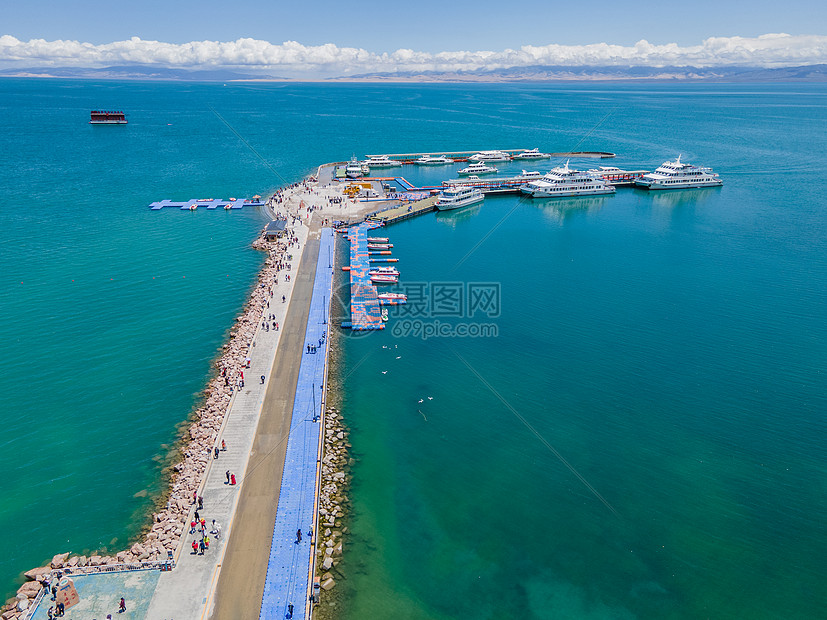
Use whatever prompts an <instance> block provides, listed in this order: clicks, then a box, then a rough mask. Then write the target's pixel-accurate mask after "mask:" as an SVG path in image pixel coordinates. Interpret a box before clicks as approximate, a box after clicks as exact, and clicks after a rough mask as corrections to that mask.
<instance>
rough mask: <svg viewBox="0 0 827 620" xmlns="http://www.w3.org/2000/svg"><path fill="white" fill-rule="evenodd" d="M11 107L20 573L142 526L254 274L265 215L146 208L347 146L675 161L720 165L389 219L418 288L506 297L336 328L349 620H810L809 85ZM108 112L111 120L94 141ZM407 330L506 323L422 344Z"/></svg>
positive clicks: (268, 186)
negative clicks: (380, 328)
mask: <svg viewBox="0 0 827 620" xmlns="http://www.w3.org/2000/svg"><path fill="white" fill-rule="evenodd" d="M0 94H2V97H0V119H2V126H3V129H4V131H3V134H2V137H0V142H1V143H2V144H3V147H4V148H2V149H0V166H2V170H3V171H4V174H3V175H2V176H0V189H2V190H3V197H4V199H5V200H4V203H5V204H4V208H3V210H2V218H3V219H2V221H3V226H2V228H0V236H1V237H0V241H2V247H3V252H2V253H0V279H1V280H0V281H1V282H2V287H0V307H2V309H3V313H2V316H3V318H4V320H3V322H2V325H0V341H2V342H3V344H4V346H3V349H2V351H3V353H2V358H0V359H2V377H3V379H2V380H3V382H4V394H5V395H6V397H5V398H4V407H3V411H4V418H5V420H6V427H5V429H4V434H3V437H4V438H3V443H4V445H3V451H2V456H1V457H0V459H1V460H0V462H2V469H0V471H2V472H3V474H4V480H6V484H5V485H4V486H3V488H2V491H0V506H2V509H0V532H1V533H0V537H2V538H1V539H0V542H2V548H3V550H4V553H3V555H2V559H0V578H2V579H3V582H4V583H6V584H8V585H7V586H6V587H7V589H8V590H10V589H11V588H12V581H13V579H14V577H15V576H16V575H17V574H18V573H19V572H20V571H22V570H26V569H28V568H31V567H32V566H35V565H37V564H39V563H40V562H42V561H44V560H46V559H47V558H50V557H51V555H52V554H54V553H57V552H60V551H69V550H72V551H83V550H86V549H95V548H100V547H102V546H109V547H110V548H113V549H118V548H121V547H122V546H123V545H124V544H125V542H126V541H127V540H128V539H129V538H130V536H133V535H134V534H135V532H136V531H137V529H138V528H139V527H140V525H141V524H142V523H143V521H142V517H141V515H142V514H143V511H145V510H146V509H147V506H148V505H149V499H148V497H146V496H144V495H145V494H149V495H151V494H152V493H153V492H155V491H156V490H157V487H158V477H159V476H158V474H159V472H158V468H159V465H158V462H159V459H160V458H161V456H162V455H163V454H165V448H164V446H165V445H168V444H169V443H170V442H171V441H173V440H174V438H175V427H176V425H177V424H178V423H180V422H182V421H183V420H185V419H186V416H187V414H188V413H189V411H190V409H191V407H192V405H193V403H194V402H195V401H196V399H197V393H198V392H199V390H200V389H202V388H203V385H204V382H205V380H206V378H207V376H208V374H209V372H210V368H209V363H210V360H211V359H212V358H213V357H214V355H215V354H216V351H217V349H218V348H219V346H220V344H221V342H222V339H223V338H224V336H225V333H226V330H227V329H228V328H229V327H230V325H231V323H232V319H233V317H234V316H235V315H236V314H237V313H238V312H239V310H240V308H241V306H242V304H243V302H244V299H245V297H246V294H247V292H248V290H249V288H250V286H251V285H252V282H253V277H254V274H255V272H256V270H257V269H258V266H259V264H260V260H261V257H260V256H259V255H258V254H257V253H256V252H254V251H252V250H251V249H250V248H249V242H250V241H251V239H252V237H253V236H254V235H255V232H256V230H257V229H258V227H259V226H260V225H261V223H262V216H261V215H260V214H258V213H256V212H254V211H249V212H240V213H239V212H231V213H227V212H210V213H207V212H196V213H190V212H180V211H172V210H166V211H161V212H152V211H150V210H149V209H147V207H146V205H147V204H148V203H149V202H151V201H153V200H157V199H160V198H175V199H187V198H191V197H228V196H238V197H244V196H249V195H252V194H254V193H259V194H265V192H267V191H270V190H272V189H273V188H275V187H278V186H279V185H281V184H283V183H285V182H292V181H294V180H296V179H298V178H300V177H301V176H303V175H305V174H307V173H309V172H312V171H313V170H314V169H315V167H316V166H317V165H318V164H319V163H322V162H325V161H331V160H341V159H346V158H347V157H349V156H350V154H351V153H356V154H357V155H360V156H361V155H364V154H366V153H386V152H413V151H424V150H429V151H442V150H456V149H484V148H533V147H535V146H536V147H540V149H541V150H551V151H563V150H606V151H613V152H616V153H618V157H617V159H616V160H611V161H608V162H600V163H610V164H612V165H618V166H621V167H644V168H650V169H651V168H653V167H655V166H656V165H658V164H659V163H661V162H662V161H664V160H666V159H673V158H674V157H675V156H676V155H677V154H678V153H682V154H683V158H684V160H687V161H691V162H693V163H701V164H706V165H711V166H713V167H714V168H715V169H716V171H718V172H720V173H721V175H722V176H723V177H724V179H725V185H724V187H722V188H719V189H712V190H698V191H690V192H682V191H673V192H668V193H646V192H643V191H640V190H633V189H621V190H619V191H618V193H617V195H616V196H612V197H607V198H595V199H580V200H567V201H563V202H559V201H558V202H554V201H533V202H532V201H526V200H523V201H521V200H519V199H518V198H516V197H508V196H502V197H496V198H490V199H486V201H485V204H484V205H483V206H482V207H481V208H479V209H474V210H471V211H468V212H463V213H453V214H440V215H433V216H430V215H429V216H423V217H421V218H417V219H415V220H411V221H408V222H405V223H402V224H398V225H394V226H392V227H389V228H388V229H387V234H388V235H389V236H390V237H392V241H393V243H394V244H395V247H394V251H395V254H396V255H397V256H399V257H400V259H401V260H400V264H399V266H400V270H401V271H402V274H403V281H404V282H407V283H414V282H422V283H429V284H431V285H433V284H434V283H437V284H439V283H447V284H449V285H453V284H456V283H459V284H460V285H461V286H465V287H467V283H468V282H482V283H494V284H499V286H500V291H501V294H500V297H499V299H500V302H501V312H500V314H499V316H495V317H485V316H482V315H480V314H479V313H478V314H477V315H475V316H474V317H470V318H459V319H457V318H453V319H452V318H450V317H444V316H438V317H437V316H433V312H432V311H431V314H430V316H427V315H426V316H423V315H419V316H416V317H413V316H410V315H407V316H405V315H402V314H400V313H399V312H394V313H392V315H393V316H392V318H391V322H390V323H389V328H390V329H389V330H387V331H386V332H384V333H381V334H379V333H376V334H370V335H368V336H364V335H363V336H356V335H350V336H346V337H345V342H344V355H345V359H346V364H345V366H344V368H343V372H344V373H345V375H346V378H345V387H344V394H343V398H344V407H345V415H346V417H347V419H348V421H349V423H350V424H351V425H352V427H353V433H352V435H351V443H352V444H353V447H354V448H353V449H354V452H355V454H356V455H357V456H358V457H359V460H358V462H357V463H356V465H355V466H354V468H353V475H354V480H355V482H354V485H353V489H352V492H351V496H352V499H353V502H354V509H353V518H352V521H351V523H350V528H351V530H352V536H351V537H350V538H349V543H350V544H348V545H347V547H346V555H345V558H346V562H345V564H344V565H343V569H344V570H345V571H346V573H347V576H348V578H347V579H346V580H344V581H340V585H339V586H338V588H339V590H340V591H341V592H343V593H344V601H343V606H344V610H343V615H344V616H346V617H354V618H356V617H405V618H459V617H463V618H466V617H474V618H488V617H516V616H518V615H522V616H524V617H536V618H566V617H571V618H633V617H639V618H697V617H707V616H708V617H716V618H740V617H750V618H764V617H766V618H777V617H796V618H818V617H821V615H822V609H821V607H822V602H823V600H824V598H825V595H826V594H827V588H826V587H825V585H824V584H825V583H827V581H826V580H825V577H827V575H826V574H825V573H827V568H825V566H827V565H825V563H824V562H823V557H824V556H825V551H827V544H826V543H827V537H825V534H824V532H823V526H822V524H823V522H824V518H825V512H826V510H825V509H827V506H825V498H824V486H825V485H824V472H825V454H824V448H823V436H824V427H825V420H824V412H825V410H827V407H826V406H825V405H826V404H827V403H825V393H826V390H825V388H827V379H825V367H826V366H827V345H825V342H826V341H827V340H826V339H825V335H827V334H825V326H824V318H823V317H824V316H827V312H825V310H826V309H825V299H824V291H825V288H826V287H825V285H826V284H827V252H825V249H827V248H825V245H826V244H827V241H825V240H826V239H827V235H825V233H827V212H825V207H826V206H827V204H825V199H824V193H823V191H822V185H823V173H822V171H821V162H820V160H819V158H818V154H819V153H823V152H825V151H827V148H825V147H826V146H827V144H825V142H827V137H826V136H825V133H824V131H823V128H824V126H825V121H827V108H826V107H825V103H827V88H825V87H824V86H819V85H737V86H736V85H681V84H668V85H655V84H645V85H626V84H617V85H615V84H610V85H606V84H588V85H533V84H521V85H470V86H466V85H394V86H388V85H381V86H378V85H311V84H307V85H301V84H297V85H282V84H274V85H268V84H264V85H258V84H257V85H228V86H223V85H220V84H163V83H115V82H111V83H95V82H81V81H58V80H48V81H40V80H3V81H0ZM94 108H106V109H125V110H126V112H127V113H128V115H129V120H130V124H129V125H127V126H123V127H91V126H89V125H88V124H86V121H87V120H88V112H89V110H91V109H94ZM222 118H223V119H224V120H223V121H222ZM228 125H229V126H228ZM231 128H232V129H231ZM233 130H234V131H235V132H236V133H234V131H233ZM237 134H238V135H240V136H242V137H243V138H244V140H246V142H247V144H249V146H251V147H252V149H254V151H255V152H253V150H251V149H250V148H248V146H247V144H245V143H244V142H242V141H241V140H240V139H239V138H238V135H237ZM595 163H597V162H594V161H573V162H572V165H573V166H575V167H585V166H591V165H594V164H595ZM549 165H550V164H549V163H545V164H542V165H540V166H535V167H537V168H539V169H541V170H542V169H545V168H547V167H548V166H549ZM520 167H525V166H512V167H511V168H510V169H514V170H516V169H518V168H520ZM404 174H405V176H407V177H408V178H409V179H410V180H412V181H415V182H419V181H422V182H425V181H440V180H442V178H445V177H452V176H454V175H453V174H452V169H451V168H450V167H449V168H445V169H431V170H427V171H421V170H408V169H406V170H405V171H404ZM443 290H447V289H446V287H444V286H443ZM464 290H467V289H464ZM415 319H418V320H421V321H424V322H425V323H430V324H433V322H434V320H440V321H444V322H448V323H450V322H456V321H462V322H465V323H471V324H479V323H486V324H487V323H490V324H492V325H495V326H496V329H497V330H498V331H497V335H496V336H488V337H480V338H448V337H442V338H431V339H427V340H425V339H423V338H421V337H418V336H415V335H411V334H410V333H409V332H410V331H412V329H409V328H414V327H415V324H414V323H411V322H406V321H412V320H415ZM394 328H395V329H394ZM403 328H404V329H403ZM400 329H402V330H403V331H402V333H400ZM405 333H408V335H405ZM383 347H384V348H383ZM397 357H399V359H397ZM463 360H464V361H463ZM472 369H473V370H472ZM382 371H387V373H386V374H382ZM428 396H431V397H432V398H433V400H428V398H427V397H428ZM420 399H421V400H423V402H422V403H419V402H418V401H419V400H420ZM567 465H568V466H567ZM601 500H602V501H601Z"/></svg>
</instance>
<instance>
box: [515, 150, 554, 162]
mask: <svg viewBox="0 0 827 620" xmlns="http://www.w3.org/2000/svg"><path fill="white" fill-rule="evenodd" d="M550 157H551V154H550V153H541V152H540V149H531V150H529V151H523V152H522V153H517V154H516V155H515V156H514V157H513V158H512V159H529V160H532V159H548V158H550Z"/></svg>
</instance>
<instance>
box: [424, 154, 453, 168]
mask: <svg viewBox="0 0 827 620" xmlns="http://www.w3.org/2000/svg"><path fill="white" fill-rule="evenodd" d="M414 163H415V164H418V165H420V166H444V165H445V164H453V163H454V160H453V159H448V158H447V157H445V156H444V155H423V156H422V157H420V158H419V159H415V160H414Z"/></svg>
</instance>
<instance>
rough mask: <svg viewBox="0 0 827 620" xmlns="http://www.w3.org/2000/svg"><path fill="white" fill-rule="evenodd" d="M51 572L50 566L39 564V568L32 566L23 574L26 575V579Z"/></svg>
mask: <svg viewBox="0 0 827 620" xmlns="http://www.w3.org/2000/svg"><path fill="white" fill-rule="evenodd" d="M50 572H52V567H51V566H40V567H39V568H33V569H32V570H27V571H26V572H25V573H23V574H24V575H26V579H37V578H38V577H42V576H43V575H47V574H48V573H50Z"/></svg>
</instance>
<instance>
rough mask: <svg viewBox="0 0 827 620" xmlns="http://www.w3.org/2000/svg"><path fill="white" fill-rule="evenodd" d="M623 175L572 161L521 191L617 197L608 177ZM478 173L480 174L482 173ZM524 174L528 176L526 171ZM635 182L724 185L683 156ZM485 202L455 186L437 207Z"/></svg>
mask: <svg viewBox="0 0 827 620" xmlns="http://www.w3.org/2000/svg"><path fill="white" fill-rule="evenodd" d="M469 167H470V166H469ZM622 172H623V171H622V170H619V169H617V168H605V167H603V168H597V169H592V170H575V169H574V168H571V167H569V162H566V164H565V165H564V166H557V167H555V168H553V169H552V170H551V171H549V172H548V173H547V174H545V175H543V176H541V177H540V178H534V179H531V178H526V183H525V184H524V185H521V186H520V191H521V192H522V193H523V194H527V195H530V196H532V197H534V198H563V197H571V196H595V195H603V194H614V193H615V191H616V188H615V187H614V185H612V184H611V182H610V181H609V179H607V178H606V177H607V176H610V174H611V173H622ZM460 173H462V171H460ZM469 174H472V173H469ZM476 174H479V172H477V173H476ZM524 174H526V173H525V171H524ZM634 183H635V185H636V186H638V187H644V188H646V189H650V190H658V189H689V188H696V187H716V186H719V185H723V181H722V180H721V178H720V177H719V176H718V174H716V173H715V172H713V171H712V169H711V168H707V167H702V166H695V165H693V164H688V163H686V162H682V161H681V158H680V156H678V158H677V159H676V160H675V161H667V162H664V163H663V164H661V165H660V166H659V167H658V168H657V170H655V171H654V172H649V173H646V174H644V175H642V176H640V177H639V178H636V179H635V180H634ZM482 200H483V194H482V191H481V190H480V189H479V188H476V187H472V186H468V185H462V184H455V185H450V186H448V187H447V188H445V189H444V190H443V191H442V192H441V193H440V195H439V199H438V200H437V203H436V207H437V209H439V210H441V211H445V210H450V209H457V208H460V207H467V206H470V205H473V204H477V203H479V202H482Z"/></svg>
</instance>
